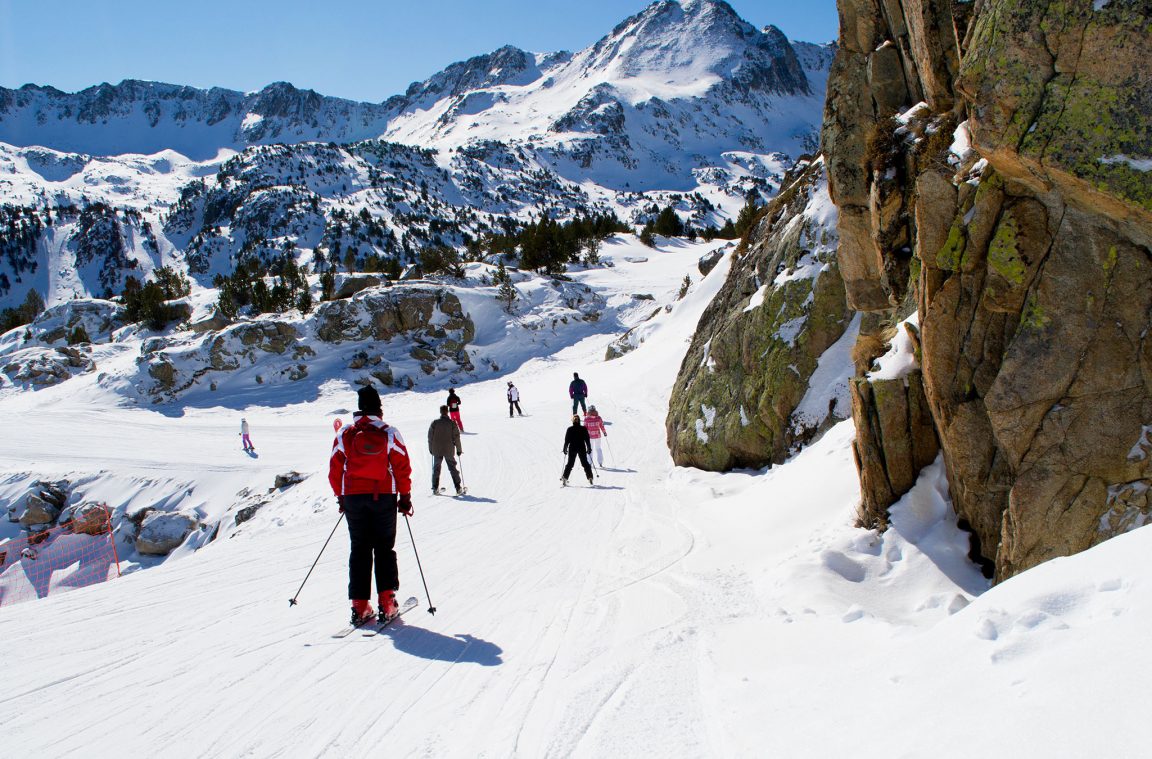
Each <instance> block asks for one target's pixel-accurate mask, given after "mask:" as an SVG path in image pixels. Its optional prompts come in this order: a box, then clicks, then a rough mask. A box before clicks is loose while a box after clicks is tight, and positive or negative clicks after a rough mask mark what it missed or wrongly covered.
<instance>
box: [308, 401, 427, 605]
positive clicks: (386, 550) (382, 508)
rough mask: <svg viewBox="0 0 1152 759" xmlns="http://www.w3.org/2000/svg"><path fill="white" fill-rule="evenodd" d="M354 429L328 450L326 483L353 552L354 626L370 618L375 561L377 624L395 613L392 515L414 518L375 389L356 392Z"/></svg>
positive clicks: (399, 444) (399, 443)
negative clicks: (335, 502) (334, 499)
mask: <svg viewBox="0 0 1152 759" xmlns="http://www.w3.org/2000/svg"><path fill="white" fill-rule="evenodd" d="M358 395H359V398H358V404H357V405H358V408H359V411H357V412H356V413H355V414H354V415H353V422H352V424H349V425H345V426H344V427H342V428H341V429H340V430H339V432H338V433H337V435H336V441H335V443H334V444H333V447H332V457H331V459H330V461H329V465H328V482H329V484H330V485H331V486H332V492H334V493H335V494H336V499H337V501H338V502H339V503H340V511H341V512H343V514H344V516H346V517H347V518H348V536H349V538H350V542H351V549H350V552H349V555H348V598H349V599H350V600H351V601H352V624H354V625H361V624H363V623H364V622H366V621H368V619H369V618H370V617H371V616H372V614H373V612H372V605H371V603H370V602H369V599H370V598H371V596H372V570H373V559H375V570H376V591H377V593H378V594H379V595H378V599H377V600H378V601H379V604H380V613H379V615H378V619H379V620H380V621H382V622H383V621H386V620H388V619H391V618H392V617H393V616H395V615H396V613H397V612H398V609H397V606H396V591H397V590H398V589H399V588H400V576H399V571H398V569H397V566H396V551H395V550H394V548H395V544H396V513H397V512H399V513H401V514H404V515H405V516H411V515H412V463H411V461H410V460H409V458H408V449H407V448H405V446H404V438H403V437H401V436H400V431H399V430H397V429H396V428H395V427H389V426H388V425H387V424H385V423H384V420H383V419H382V418H381V417H382V416H383V414H384V412H383V409H382V407H381V403H380V394H379V393H377V392H376V390H375V388H372V387H362V388H360V390H359V393H358Z"/></svg>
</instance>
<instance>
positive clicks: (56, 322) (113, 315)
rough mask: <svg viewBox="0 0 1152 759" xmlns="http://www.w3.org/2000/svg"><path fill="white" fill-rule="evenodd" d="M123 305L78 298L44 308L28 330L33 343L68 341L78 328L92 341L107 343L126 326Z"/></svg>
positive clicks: (108, 301)
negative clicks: (115, 332)
mask: <svg viewBox="0 0 1152 759" xmlns="http://www.w3.org/2000/svg"><path fill="white" fill-rule="evenodd" d="M124 323H125V322H124V306H122V305H120V304H119V303H116V302H114V301H110V300H95V299H77V300H68V301H64V302H63V303H58V304H56V305H55V306H52V307H50V308H46V309H44V311H43V312H42V313H40V314H39V315H38V316H37V317H36V318H35V319H34V320H33V321H32V323H31V324H29V325H28V326H27V327H26V331H27V332H28V333H30V334H31V336H32V338H33V339H34V340H38V341H40V342H43V343H53V342H57V341H62V340H67V339H68V338H69V336H70V335H72V334H73V333H74V332H75V331H76V329H77V328H79V329H80V330H81V331H82V332H83V333H84V334H86V335H87V336H88V339H89V340H90V341H92V340H95V341H101V342H103V341H106V340H108V338H109V337H110V336H111V334H112V332H113V331H115V330H117V329H119V328H120V327H123V326H124Z"/></svg>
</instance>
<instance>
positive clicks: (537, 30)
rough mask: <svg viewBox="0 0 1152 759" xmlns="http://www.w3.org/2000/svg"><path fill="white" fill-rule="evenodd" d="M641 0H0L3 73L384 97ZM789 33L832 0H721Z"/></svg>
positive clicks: (828, 15) (542, 41) (597, 24)
mask: <svg viewBox="0 0 1152 759" xmlns="http://www.w3.org/2000/svg"><path fill="white" fill-rule="evenodd" d="M648 4H649V3H648V1H647V0H563V1H562V0H535V1H533V0H416V2H410V1H407V2H398V1H397V0H376V1H375V2H373V1H372V0H346V1H345V2H332V3H323V2H317V0H311V1H305V0H281V2H270V1H269V0H229V1H228V2H224V1H223V0H149V1H148V2H144V1H143V0H113V2H97V1H94V0H0V86H4V87H19V86H20V85H22V84H26V83H29V82H32V83H35V84H47V85H52V86H54V87H57V88H59V89H62V90H65V91H69V92H71V91H75V90H79V89H83V88H85V87H88V86H90V85H93V84H99V83H100V82H112V83H116V82H119V81H120V80H122V79H146V80H153V81H162V82H171V83H173V84H187V85H192V86H195V87H210V86H214V85H215V86H220V87H227V88H230V89H237V90H244V91H248V90H254V89H259V88H260V87H263V86H264V85H266V84H268V83H270V82H274V81H288V82H292V83H293V84H295V85H296V86H298V87H307V88H311V89H314V90H316V91H318V92H320V93H322V94H325V95H335V96H339V97H346V98H352V99H355V100H369V101H380V100H384V99H385V98H387V97H388V96H390V95H395V94H397V93H400V92H403V91H404V89H405V88H406V87H407V86H408V84H409V83H410V82H413V81H416V80H421V79H425V78H427V77H428V76H430V75H431V74H434V73H435V72H437V71H439V70H441V69H443V68H444V67H445V66H447V65H448V64H450V63H453V62H455V61H459V60H463V59H465V58H469V57H471V56H473V55H478V54H481V53H487V52H491V51H492V50H495V49H496V48H498V47H500V46H502V45H515V46H516V47H520V48H523V49H524V50H531V51H534V52H551V51H555V50H579V49H580V48H583V47H585V46H587V45H589V44H591V43H593V42H595V41H596V40H597V39H599V38H600V37H602V36H604V35H605V34H607V33H608V32H610V31H611V30H612V28H613V27H614V26H616V24H618V23H619V22H621V21H623V20H624V19H625V18H627V17H628V16H630V15H632V14H634V13H636V12H638V11H640V10H642V9H643V8H644V7H645V6H646V5H648ZM729 4H730V5H731V6H732V7H733V8H735V9H736V11H737V13H739V14H740V15H741V16H743V17H744V19H745V20H747V21H748V22H750V23H752V24H755V25H756V26H764V25H766V24H775V25H776V26H777V27H779V28H780V29H781V30H783V32H784V33H785V34H786V35H788V37H789V38H790V39H793V40H804V41H808V42H827V41H829V40H832V39H835V38H836V35H837V18H836V3H835V0H729Z"/></svg>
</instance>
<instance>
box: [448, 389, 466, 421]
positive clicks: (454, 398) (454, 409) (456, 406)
mask: <svg viewBox="0 0 1152 759" xmlns="http://www.w3.org/2000/svg"><path fill="white" fill-rule="evenodd" d="M445 405H446V406H448V416H450V417H451V418H452V421H454V422H456V426H457V427H459V428H460V431H461V432H463V431H464V422H462V421H460V396H458V395H456V388H454V387H453V388H450V389H449V390H448V400H447V401H446V402H445Z"/></svg>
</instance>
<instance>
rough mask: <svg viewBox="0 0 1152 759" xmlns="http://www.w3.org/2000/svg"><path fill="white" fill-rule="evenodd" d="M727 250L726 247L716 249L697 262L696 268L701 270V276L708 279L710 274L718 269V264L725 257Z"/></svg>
mask: <svg viewBox="0 0 1152 759" xmlns="http://www.w3.org/2000/svg"><path fill="white" fill-rule="evenodd" d="M725 249H726V248H725V246H720V247H719V248H716V249H715V250H712V251H709V252H708V253H705V254H704V255H702V256H700V260H699V262H697V264H696V268H697V269H699V270H700V275H701V276H704V277H707V276H708V272H710V271H712V270H713V269H715V268H716V264H718V263H720V259H721V258H723V257H724V252H725Z"/></svg>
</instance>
